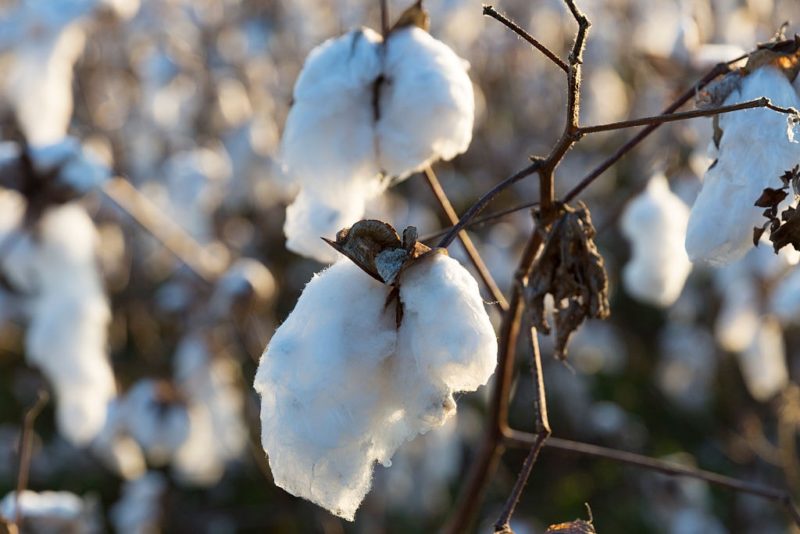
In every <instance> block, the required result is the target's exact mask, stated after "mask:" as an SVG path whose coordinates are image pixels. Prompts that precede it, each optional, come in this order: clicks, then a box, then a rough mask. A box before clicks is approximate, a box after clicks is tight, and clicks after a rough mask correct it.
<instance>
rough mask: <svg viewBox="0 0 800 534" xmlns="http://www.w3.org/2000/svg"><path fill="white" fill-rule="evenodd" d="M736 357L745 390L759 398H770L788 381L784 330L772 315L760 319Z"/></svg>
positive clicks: (763, 399)
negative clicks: (750, 338)
mask: <svg viewBox="0 0 800 534" xmlns="http://www.w3.org/2000/svg"><path fill="white" fill-rule="evenodd" d="M738 359H739V367H740V369H741V371H742V376H743V377H744V383H745V385H746V386H747V390H748V391H749V392H750V394H751V395H752V396H753V398H754V399H756V400H758V401H762V402H764V401H767V400H769V399H771V398H772V397H773V396H775V395H776V394H777V393H779V392H780V391H781V390H782V389H783V388H785V387H786V385H787V384H788V383H789V371H788V369H787V367H786V351H785V349H784V344H783V329H781V326H780V324H779V323H778V320H777V319H775V318H774V317H769V316H767V317H763V318H762V320H761V322H760V324H759V325H758V328H757V329H756V332H755V335H754V336H753V339H752V341H751V343H750V345H749V346H748V347H747V348H746V349H745V350H744V351H742V352H740V353H739V354H738Z"/></svg>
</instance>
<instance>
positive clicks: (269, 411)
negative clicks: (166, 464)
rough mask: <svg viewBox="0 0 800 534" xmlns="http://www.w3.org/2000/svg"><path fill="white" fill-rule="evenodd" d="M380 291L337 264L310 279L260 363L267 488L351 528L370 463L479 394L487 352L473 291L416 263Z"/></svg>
mask: <svg viewBox="0 0 800 534" xmlns="http://www.w3.org/2000/svg"><path fill="white" fill-rule="evenodd" d="M388 292H389V288H388V287H386V286H384V285H382V284H380V283H378V282H376V281H375V280H373V279H372V278H371V277H370V276H368V275H367V274H366V273H364V272H363V271H361V270H360V269H359V268H358V267H356V266H355V265H354V264H353V263H351V262H350V261H349V260H346V259H343V260H340V261H339V262H337V263H335V264H334V265H333V266H331V267H330V268H328V269H327V270H325V271H323V272H322V273H320V274H319V275H316V276H315V277H314V278H313V279H312V280H311V282H309V284H308V285H307V286H306V288H305V290H304V291H303V294H302V295H301V296H300V299H299V300H298V302H297V306H296V307H295V309H294V311H293V312H292V313H291V314H290V315H289V317H288V318H287V320H286V322H284V323H283V325H281V327H280V328H279V329H278V330H277V332H276V333H275V335H274V336H273V338H272V340H271V341H270V344H269V346H268V347H267V350H266V351H265V353H264V355H263V356H262V359H261V363H260V365H259V369H258V372H257V374H256V380H255V389H256V390H257V391H258V392H259V393H260V394H261V421H262V443H263V445H264V449H265V450H266V452H267V455H268V456H269V462H270V466H271V468H272V473H273V476H274V478H275V483H276V484H277V485H278V486H280V487H282V488H284V489H285V490H287V491H288V492H290V493H292V494H294V495H298V496H301V497H304V498H306V499H309V500H311V501H313V502H315V503H317V504H319V505H321V506H323V507H325V508H327V509H328V510H330V511H331V512H332V513H334V514H336V515H339V516H341V517H343V518H345V519H348V520H352V519H353V517H354V514H355V511H356V509H357V508H358V506H359V505H360V503H361V501H362V499H363V498H364V496H365V495H366V493H367V492H368V491H369V488H370V485H371V478H372V469H373V465H374V463H375V462H376V461H378V462H381V463H382V464H384V465H389V464H390V458H391V456H392V455H393V454H394V452H395V450H396V449H397V448H398V447H399V446H400V445H401V444H402V443H403V442H405V441H407V440H409V439H412V438H413V437H414V436H416V435H417V434H419V433H424V432H427V431H428V430H430V429H432V428H435V427H438V426H441V425H442V424H444V422H445V421H446V420H447V418H448V417H449V416H451V415H452V414H453V413H454V412H455V401H454V400H453V393H454V392H455V391H459V390H474V389H476V388H477V387H478V386H480V385H481V384H485V383H486V381H487V380H488V378H489V376H490V375H491V373H492V372H493V370H494V364H495V358H496V354H497V344H496V339H495V335H494V331H493V330H492V328H491V325H490V323H489V320H488V317H487V315H486V312H485V311H484V309H483V304H482V301H481V299H480V296H479V294H478V287H477V284H476V282H475V281H474V280H473V279H472V278H471V277H470V275H469V274H468V273H467V272H466V270H464V269H463V267H461V266H460V265H459V264H458V263H457V262H456V261H455V260H452V259H450V258H448V257H446V256H444V255H439V256H436V257H433V258H426V259H425V260H423V261H421V262H420V264H418V265H416V266H413V267H411V268H410V269H409V270H408V272H406V273H405V274H404V276H403V279H402V280H401V299H402V301H403V303H404V308H405V316H404V318H403V322H402V325H401V327H400V329H399V330H398V329H397V328H396V322H395V306H394V304H390V305H389V306H386V299H387V295H388Z"/></svg>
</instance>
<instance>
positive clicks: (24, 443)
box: [14, 389, 50, 526]
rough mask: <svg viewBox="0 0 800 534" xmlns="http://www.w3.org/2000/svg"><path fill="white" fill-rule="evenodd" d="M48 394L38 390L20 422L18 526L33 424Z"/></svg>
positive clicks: (15, 516)
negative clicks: (34, 399) (34, 400)
mask: <svg viewBox="0 0 800 534" xmlns="http://www.w3.org/2000/svg"><path fill="white" fill-rule="evenodd" d="M49 400H50V395H49V394H48V393H47V391H45V390H43V389H42V390H39V393H38V396H37V398H36V402H34V403H33V406H31V407H30V408H29V409H28V411H27V412H25V417H24V419H23V423H22V437H21V438H20V443H19V471H18V472H17V491H16V493H15V494H14V523H15V524H16V525H17V526H19V516H20V506H19V499H20V496H21V495H22V492H23V491H25V489H26V488H27V487H28V478H29V476H30V471H31V455H32V454H33V424H34V422H36V418H37V417H38V416H39V414H40V413H41V411H42V410H43V409H44V407H45V405H47V402H48V401H49Z"/></svg>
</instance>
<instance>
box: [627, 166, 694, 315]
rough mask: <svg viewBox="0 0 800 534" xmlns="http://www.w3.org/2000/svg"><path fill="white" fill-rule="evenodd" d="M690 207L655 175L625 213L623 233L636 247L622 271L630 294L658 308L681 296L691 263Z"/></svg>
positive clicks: (668, 304) (661, 178)
mask: <svg viewBox="0 0 800 534" xmlns="http://www.w3.org/2000/svg"><path fill="white" fill-rule="evenodd" d="M688 220H689V208H688V207H687V206H686V204H684V203H683V201H682V200H681V199H680V198H679V197H678V196H676V195H675V194H674V193H672V191H670V189H669V184H668V182H667V178H666V177H665V176H663V175H656V176H654V177H652V178H651V179H650V181H649V182H648V184H647V188H646V189H645V190H644V191H643V192H642V193H641V194H640V195H638V196H637V197H636V198H635V199H634V200H632V201H631V202H630V204H628V206H627V207H626V208H625V211H624V213H623V214H622V221H621V227H622V233H623V235H624V236H625V237H626V238H627V239H628V241H629V242H630V243H631V246H632V248H633V251H632V258H631V260H630V262H629V263H628V264H627V265H626V266H625V269H624V271H623V275H622V276H623V282H624V284H625V289H626V290H627V292H628V293H630V294H631V295H632V296H634V297H635V298H636V299H638V300H641V301H643V302H646V303H649V304H653V305H655V306H659V307H666V306H670V305H672V304H673V303H674V302H675V301H676V300H677V299H678V297H679V296H680V294H681V291H682V290H683V285H684V283H685V282H686V277H687V276H689V272H690V271H691V269H692V264H691V262H690V261H689V257H688V256H687V255H686V251H685V249H684V245H683V243H684V240H685V237H686V225H687V222H688Z"/></svg>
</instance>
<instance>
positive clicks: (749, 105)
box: [578, 96, 800, 135]
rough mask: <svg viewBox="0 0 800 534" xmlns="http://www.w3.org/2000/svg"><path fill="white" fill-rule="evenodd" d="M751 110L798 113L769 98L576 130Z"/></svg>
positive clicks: (602, 129) (618, 127) (588, 131)
mask: <svg viewBox="0 0 800 534" xmlns="http://www.w3.org/2000/svg"><path fill="white" fill-rule="evenodd" d="M753 108H767V109H771V110H772V111H777V112H778V113H785V114H787V115H795V116H798V115H800V113H798V111H797V110H796V109H794V108H784V107H781V106H776V105H775V104H773V103H772V102H770V100H769V98H767V97H763V96H762V97H761V98H756V99H755V100H748V101H747V102H740V103H738V104H731V105H729V106H721V107H718V108H715V109H695V110H692V111H683V112H680V113H670V114H667V115H656V116H653V117H642V118H639V119H631V120H627V121H620V122H612V123H610V124H600V125H597V126H584V127H581V128H579V129H578V133H579V134H580V135H584V134H591V133H597V132H608V131H611V130H622V129H625V128H633V127H636V126H646V125H650V124H664V123H665V122H677V121H684V120H688V119H696V118H698V117H712V116H714V115H722V114H723V113H731V112H733V111H741V110H744V109H753Z"/></svg>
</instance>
